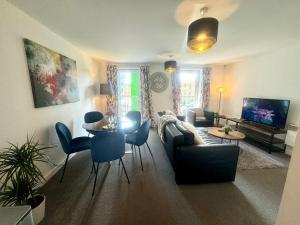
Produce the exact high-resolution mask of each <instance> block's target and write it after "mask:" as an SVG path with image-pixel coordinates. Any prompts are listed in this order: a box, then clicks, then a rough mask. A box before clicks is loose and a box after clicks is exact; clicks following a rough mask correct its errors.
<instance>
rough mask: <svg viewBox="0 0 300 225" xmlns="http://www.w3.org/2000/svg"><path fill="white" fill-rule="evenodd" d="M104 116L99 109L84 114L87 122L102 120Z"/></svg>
mask: <svg viewBox="0 0 300 225" xmlns="http://www.w3.org/2000/svg"><path fill="white" fill-rule="evenodd" d="M103 117H104V116H103V114H102V113H101V112H98V111H92V112H87V113H86V114H85V115H84V122H85V123H94V122H97V121H100V120H102V119H103Z"/></svg>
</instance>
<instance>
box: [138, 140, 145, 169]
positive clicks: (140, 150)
mask: <svg viewBox="0 0 300 225" xmlns="http://www.w3.org/2000/svg"><path fill="white" fill-rule="evenodd" d="M138 147H139V153H140V160H141V167H142V170H144V168H143V161H142V155H141V148H140V146H138Z"/></svg>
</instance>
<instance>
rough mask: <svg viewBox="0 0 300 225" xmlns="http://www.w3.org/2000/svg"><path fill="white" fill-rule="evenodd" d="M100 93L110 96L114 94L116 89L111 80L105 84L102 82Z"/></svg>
mask: <svg viewBox="0 0 300 225" xmlns="http://www.w3.org/2000/svg"><path fill="white" fill-rule="evenodd" d="M100 95H108V96H113V95H114V89H113V87H112V84H111V83H110V82H108V83H105V84H100Z"/></svg>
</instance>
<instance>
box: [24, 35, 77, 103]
mask: <svg viewBox="0 0 300 225" xmlns="http://www.w3.org/2000/svg"><path fill="white" fill-rule="evenodd" d="M23 41H24V47H25V53H26V58H27V65H28V70H29V75H30V80H31V87H32V92H33V98H34V106H35V108H40V107H46V106H52V105H60V104H66V103H71V102H77V101H79V92H78V86H77V80H76V79H75V76H76V73H77V71H76V61H74V60H72V59H70V58H68V57H66V56H63V55H61V54H59V53H57V52H55V51H52V50H50V49H48V48H46V47H44V46H42V45H39V44H37V43H35V42H33V41H30V40H28V39H24V40H23Z"/></svg>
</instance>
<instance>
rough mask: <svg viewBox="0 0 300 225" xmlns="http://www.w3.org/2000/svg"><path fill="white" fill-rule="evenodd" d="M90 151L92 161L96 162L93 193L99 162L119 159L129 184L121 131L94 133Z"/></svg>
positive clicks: (123, 139)
mask: <svg viewBox="0 0 300 225" xmlns="http://www.w3.org/2000/svg"><path fill="white" fill-rule="evenodd" d="M91 151H92V159H93V163H95V162H96V163H97V167H96V168H95V173H96V175H95V180H94V186H93V193H92V196H94V193H95V187H96V183H97V176H98V171H99V163H103V162H110V161H113V160H116V159H119V160H120V162H121V163H122V167H123V169H124V172H125V175H126V178H127V182H128V184H130V181H129V178H128V174H127V171H126V169H125V166H124V163H123V160H122V157H123V156H124V154H125V138H124V133H123V132H120V131H118V132H105V133H99V134H96V135H95V136H94V137H93V138H92V140H91Z"/></svg>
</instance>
